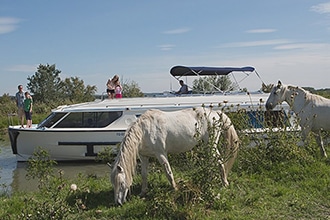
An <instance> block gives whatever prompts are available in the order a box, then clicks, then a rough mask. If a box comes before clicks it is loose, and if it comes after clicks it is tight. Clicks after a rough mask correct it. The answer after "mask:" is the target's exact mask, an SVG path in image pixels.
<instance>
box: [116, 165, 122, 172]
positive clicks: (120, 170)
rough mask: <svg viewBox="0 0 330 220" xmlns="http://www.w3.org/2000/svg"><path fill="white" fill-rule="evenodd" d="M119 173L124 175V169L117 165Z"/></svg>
mask: <svg viewBox="0 0 330 220" xmlns="http://www.w3.org/2000/svg"><path fill="white" fill-rule="evenodd" d="M117 171H118V173H122V172H123V168H122V167H121V166H119V165H117Z"/></svg>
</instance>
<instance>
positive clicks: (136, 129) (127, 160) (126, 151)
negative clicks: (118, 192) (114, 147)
mask: <svg viewBox="0 0 330 220" xmlns="http://www.w3.org/2000/svg"><path fill="white" fill-rule="evenodd" d="M140 124H141V119H140V118H139V119H138V120H137V121H136V122H135V123H133V124H132V125H131V126H130V127H129V129H127V131H126V134H127V135H125V137H124V139H123V141H122V143H121V144H120V150H119V153H118V156H117V158H116V161H115V165H114V168H113V169H117V166H118V165H119V166H121V168H122V169H123V172H124V173H125V176H126V180H127V185H128V186H131V185H132V182H133V176H134V175H135V172H136V165H137V158H138V154H139V145H140V144H141V138H142V130H141V126H140Z"/></svg>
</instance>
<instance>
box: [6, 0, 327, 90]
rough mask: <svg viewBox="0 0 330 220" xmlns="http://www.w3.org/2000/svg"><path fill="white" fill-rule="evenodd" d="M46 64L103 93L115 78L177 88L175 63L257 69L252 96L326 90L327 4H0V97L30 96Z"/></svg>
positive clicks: (203, 0)
mask: <svg viewBox="0 0 330 220" xmlns="http://www.w3.org/2000/svg"><path fill="white" fill-rule="evenodd" d="M40 64H42V65H47V64H50V65H53V64H55V65H56V68H57V69H58V70H60V71H61V74H60V77H61V79H65V78H68V77H79V79H81V80H83V81H84V84H85V85H95V86H96V87H97V89H98V90H97V94H102V93H103V92H104V91H105V89H106V85H105V84H106V82H107V80H108V78H111V77H113V76H114V75H115V74H117V75H119V76H120V80H121V82H122V83H125V82H126V83H127V82H132V81H134V82H136V83H137V84H138V85H139V87H140V89H141V91H142V92H145V93H147V92H163V91H168V90H178V89H179V83H178V82H177V80H176V79H174V78H173V77H172V76H171V75H170V69H171V68H172V67H173V66H176V65H184V66H212V67H222V66H226V67H228V66H231V67H243V66H253V67H254V68H255V69H256V71H257V73H258V74H259V75H260V78H261V79H260V78H258V77H256V75H255V74H250V76H249V77H248V78H247V79H245V80H244V81H242V82H241V83H242V84H240V85H241V87H242V88H248V89H249V90H250V91H252V90H258V89H259V88H260V87H261V82H265V83H266V84H269V83H277V81H278V80H281V81H282V83H284V84H292V85H298V86H308V87H313V88H316V89H320V88H330V1H329V0H323V1H322V0H276V1H275V0H268V1H265V0H249V1H242V0H230V1H228V0H158V1H150V0H149V1H147V0H139V1H136V0H135V1H133V0H122V1H109V0H95V1H92V0H56V1H45V0H29V1H26V0H15V1H12V0H0V76H1V80H0V96H1V95H3V94H9V95H14V94H15V93H16V92H17V86H18V85H19V84H22V85H23V86H24V88H25V90H26V87H27V83H28V80H27V78H28V77H31V76H33V75H34V74H35V72H36V71H37V67H38V66H39V65H40ZM234 76H235V79H236V80H238V81H241V80H243V79H244V78H245V77H246V75H244V74H238V73H235V75H234ZM184 80H185V81H186V82H187V83H188V85H191V84H192V79H190V78H184Z"/></svg>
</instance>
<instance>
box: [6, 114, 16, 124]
mask: <svg viewBox="0 0 330 220" xmlns="http://www.w3.org/2000/svg"><path fill="white" fill-rule="evenodd" d="M14 116H15V117H16V116H17V114H16V113H8V114H7V120H8V126H13V125H15V124H14V119H13V117H14Z"/></svg>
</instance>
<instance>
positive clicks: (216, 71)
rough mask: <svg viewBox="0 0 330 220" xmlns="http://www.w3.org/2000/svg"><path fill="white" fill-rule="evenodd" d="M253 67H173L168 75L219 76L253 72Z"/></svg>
mask: <svg viewBox="0 0 330 220" xmlns="http://www.w3.org/2000/svg"><path fill="white" fill-rule="evenodd" d="M253 71H254V67H251V66H246V67H186V66H174V67H172V69H171V71H170V73H171V75H172V76H174V77H175V76H180V77H181V76H219V75H228V74H229V73H231V72H253Z"/></svg>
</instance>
